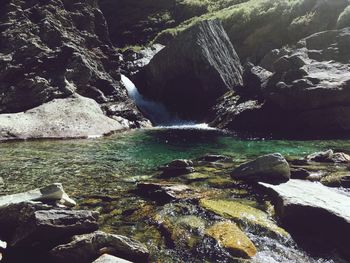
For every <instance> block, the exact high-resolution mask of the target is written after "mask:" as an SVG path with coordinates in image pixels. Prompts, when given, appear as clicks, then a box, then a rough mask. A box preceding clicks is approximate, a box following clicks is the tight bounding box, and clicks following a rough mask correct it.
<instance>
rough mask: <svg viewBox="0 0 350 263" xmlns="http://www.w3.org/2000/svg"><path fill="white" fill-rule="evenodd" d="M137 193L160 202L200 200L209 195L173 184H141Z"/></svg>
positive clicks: (185, 186) (138, 185)
mask: <svg viewBox="0 0 350 263" xmlns="http://www.w3.org/2000/svg"><path fill="white" fill-rule="evenodd" d="M137 192H138V193H140V194H141V195H143V196H145V197H148V198H151V199H154V200H157V201H160V202H168V201H170V200H191V199H198V198H201V197H202V196H205V195H206V194H208V193H206V192H204V193H202V192H200V191H197V190H196V189H194V188H191V187H189V186H187V185H183V184H171V183H139V184H137Z"/></svg>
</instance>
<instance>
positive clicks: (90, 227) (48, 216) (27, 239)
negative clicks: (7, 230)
mask: <svg viewBox="0 0 350 263" xmlns="http://www.w3.org/2000/svg"><path fill="white" fill-rule="evenodd" d="M97 219H98V213H97V212H92V211H83V210H81V211H80V210H74V211H67V210H39V211H35V212H34V214H33V215H32V216H31V217H30V218H29V219H28V220H27V221H26V222H23V223H22V224H21V225H20V226H19V227H17V229H16V231H15V233H14V236H13V238H12V240H11V242H10V243H9V245H10V246H11V247H28V246H38V245H39V244H40V245H43V246H46V245H48V244H55V243H56V244H57V242H59V241H61V240H64V239H66V238H69V237H71V236H73V235H77V234H84V233H90V232H93V231H95V230H97V229H98V223H97Z"/></svg>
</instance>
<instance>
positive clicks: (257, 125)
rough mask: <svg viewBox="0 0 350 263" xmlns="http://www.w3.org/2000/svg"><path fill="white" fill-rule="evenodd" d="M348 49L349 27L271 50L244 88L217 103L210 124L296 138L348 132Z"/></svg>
mask: <svg viewBox="0 0 350 263" xmlns="http://www.w3.org/2000/svg"><path fill="white" fill-rule="evenodd" d="M349 46H350V28H344V29H339V30H330V31H324V32H319V33H316V34H313V35H311V36H309V37H307V38H304V39H302V40H300V41H299V42H298V43H297V44H296V45H294V46H291V47H285V48H282V49H277V50H273V51H271V52H270V53H269V54H267V55H266V56H265V57H264V58H263V60H262V62H261V66H253V67H246V70H245V74H244V76H245V78H244V87H243V89H242V90H237V91H236V93H235V94H234V95H232V94H231V95H229V94H226V96H224V97H222V98H221V99H220V100H219V103H218V105H217V106H216V107H215V108H214V112H215V115H216V116H217V118H216V119H215V120H214V121H213V123H212V124H213V125H214V126H217V127H220V128H229V129H241V130H242V129H243V130H244V129H248V130H250V131H270V132H283V133H284V134H289V135H291V136H293V137H295V136H303V135H309V136H312V137H315V136H316V135H323V134H328V135H329V134H332V135H336V134H338V133H339V134H341V133H345V132H348V131H349V130H350V121H349V120H350V118H349V116H350V110H349V107H350V97H349V94H350V75H349V71H350V53H349V48H348V47H349ZM264 68H265V69H264ZM270 71H271V72H270Z"/></svg>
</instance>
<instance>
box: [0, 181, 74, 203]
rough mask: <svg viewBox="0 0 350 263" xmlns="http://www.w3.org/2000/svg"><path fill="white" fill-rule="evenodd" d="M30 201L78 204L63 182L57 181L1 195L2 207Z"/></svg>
mask: <svg viewBox="0 0 350 263" xmlns="http://www.w3.org/2000/svg"><path fill="white" fill-rule="evenodd" d="M29 201H42V202H44V203H45V202H52V203H55V202H58V203H60V204H63V205H67V206H75V205H76V202H75V201H74V200H73V199H71V198H70V197H69V196H68V195H67V194H66V192H65V191H64V190H63V186H62V184H60V183H55V184H51V185H49V186H46V187H43V188H40V189H35V190H31V191H28V192H24V193H19V194H13V195H6V196H1V197H0V208H3V207H6V206H8V205H11V204H19V203H23V202H29Z"/></svg>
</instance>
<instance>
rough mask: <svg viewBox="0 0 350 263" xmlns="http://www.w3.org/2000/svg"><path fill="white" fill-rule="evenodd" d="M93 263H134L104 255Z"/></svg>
mask: <svg viewBox="0 0 350 263" xmlns="http://www.w3.org/2000/svg"><path fill="white" fill-rule="evenodd" d="M92 263H132V262H131V261H129V260H125V259H122V258H118V257H115V256H111V255H108V254H104V255H102V256H100V257H99V258H98V259H96V260H95V261H94V262H92Z"/></svg>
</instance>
